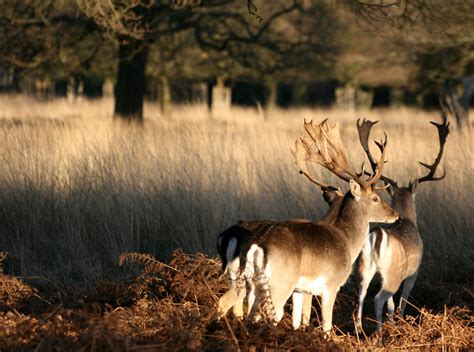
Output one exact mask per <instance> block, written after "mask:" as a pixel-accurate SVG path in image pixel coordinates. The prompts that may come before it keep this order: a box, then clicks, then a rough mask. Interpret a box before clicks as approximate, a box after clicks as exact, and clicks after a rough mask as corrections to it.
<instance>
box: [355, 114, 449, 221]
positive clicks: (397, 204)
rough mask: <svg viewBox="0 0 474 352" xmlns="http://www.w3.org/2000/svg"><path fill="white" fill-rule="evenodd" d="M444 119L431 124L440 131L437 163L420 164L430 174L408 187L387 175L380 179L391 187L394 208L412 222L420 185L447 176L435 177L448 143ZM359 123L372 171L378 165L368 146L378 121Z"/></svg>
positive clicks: (362, 143) (361, 140)
mask: <svg viewBox="0 0 474 352" xmlns="http://www.w3.org/2000/svg"><path fill="white" fill-rule="evenodd" d="M442 119H443V121H442V123H440V124H438V123H436V122H433V121H430V123H431V124H432V125H434V126H435V127H436V128H437V130H438V138H439V150H438V155H437V156H436V158H435V161H434V162H433V163H432V164H431V165H429V164H426V163H423V162H421V161H420V162H419V163H420V164H421V165H423V166H424V167H426V168H427V169H428V170H429V173H428V174H426V175H425V176H423V177H419V178H415V179H413V180H411V181H410V182H409V183H408V186H407V187H403V186H399V185H398V183H397V181H395V180H393V179H391V178H389V177H387V176H385V175H382V176H381V177H380V179H381V180H383V181H384V183H385V184H386V185H387V186H390V187H389V188H387V191H388V192H389V193H390V196H391V197H392V207H394V209H396V210H397V211H399V212H403V213H405V214H406V215H407V217H410V218H412V220H416V210H415V203H414V197H415V194H416V190H417V186H418V185H419V184H420V183H423V182H426V181H439V180H442V179H443V178H444V177H445V176H446V173H445V172H444V171H443V174H442V175H441V176H438V177H435V173H436V169H437V167H438V165H439V163H440V162H441V158H442V156H443V152H444V144H445V143H446V138H447V136H448V133H449V122H447V118H446V116H445V115H442ZM359 122H360V119H359V120H357V129H358V132H359V140H360V143H361V145H362V147H363V148H364V151H365V153H366V155H367V158H368V159H369V161H370V164H371V166H372V169H374V168H375V167H376V165H375V162H374V159H373V157H372V154H371V152H370V149H369V146H368V139H369V135H370V130H371V129H372V126H373V125H375V124H376V123H377V122H378V121H374V122H373V121H369V120H365V119H364V120H363V121H362V122H361V123H359ZM408 214H409V215H408ZM415 223H416V221H415Z"/></svg>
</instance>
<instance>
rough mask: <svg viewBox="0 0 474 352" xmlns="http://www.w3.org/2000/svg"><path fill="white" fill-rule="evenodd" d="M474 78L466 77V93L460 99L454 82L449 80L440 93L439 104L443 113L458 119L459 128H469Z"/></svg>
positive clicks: (464, 84)
mask: <svg viewBox="0 0 474 352" xmlns="http://www.w3.org/2000/svg"><path fill="white" fill-rule="evenodd" d="M473 85H474V78H471V77H466V78H465V79H464V80H463V88H464V94H463V96H462V97H461V99H458V97H457V96H456V93H455V92H454V87H453V82H452V81H447V82H446V83H445V85H444V89H442V91H441V93H440V94H439V95H438V100H439V104H440V107H441V110H442V112H443V114H445V115H446V116H451V117H452V118H454V119H455V120H456V125H457V126H458V127H459V128H469V127H470V124H469V103H470V100H471V95H472V93H473V90H474V88H473Z"/></svg>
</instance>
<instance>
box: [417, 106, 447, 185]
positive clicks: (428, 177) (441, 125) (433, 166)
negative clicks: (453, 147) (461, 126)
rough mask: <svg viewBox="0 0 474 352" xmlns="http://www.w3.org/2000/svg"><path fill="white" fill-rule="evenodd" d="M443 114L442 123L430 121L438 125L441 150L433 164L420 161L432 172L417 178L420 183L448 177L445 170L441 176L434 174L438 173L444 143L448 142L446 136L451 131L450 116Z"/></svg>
mask: <svg viewBox="0 0 474 352" xmlns="http://www.w3.org/2000/svg"><path fill="white" fill-rule="evenodd" d="M441 116H442V119H443V122H442V123H436V122H434V121H430V123H431V124H432V125H434V126H436V128H437V129H438V138H439V152H438V155H437V156H436V159H435V161H434V162H433V164H431V165H428V164H425V163H423V162H421V161H419V163H420V164H421V165H423V166H424V167H426V168H427V169H428V170H430V172H429V173H428V174H427V175H425V176H423V177H421V178H417V179H415V180H418V183H421V182H425V181H439V180H442V179H443V178H445V177H446V172H445V171H444V170H443V175H441V176H439V177H435V176H434V175H435V173H436V168H437V167H438V165H439V163H440V161H441V158H442V157H443V152H444V144H445V143H446V137H447V136H448V133H449V122H448V118H447V117H446V115H444V114H442V115H441Z"/></svg>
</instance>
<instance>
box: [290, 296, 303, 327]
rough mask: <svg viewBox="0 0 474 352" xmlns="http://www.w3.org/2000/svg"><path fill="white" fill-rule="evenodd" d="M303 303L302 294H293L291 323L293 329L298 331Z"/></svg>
mask: <svg viewBox="0 0 474 352" xmlns="http://www.w3.org/2000/svg"><path fill="white" fill-rule="evenodd" d="M303 301H304V293H303V292H296V291H295V292H293V311H292V321H293V329H295V330H296V329H298V328H299V327H300V325H301V317H302V314H303Z"/></svg>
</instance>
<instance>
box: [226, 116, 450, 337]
mask: <svg viewBox="0 0 474 352" xmlns="http://www.w3.org/2000/svg"><path fill="white" fill-rule="evenodd" d="M375 123H376V122H371V121H366V120H365V119H364V121H363V122H362V123H359V121H357V129H358V133H359V140H360V143H361V145H362V147H363V149H364V151H365V153H366V155H367V158H368V160H369V162H370V165H371V168H372V172H371V173H367V172H365V170H364V167H362V171H361V172H360V173H357V172H355V171H354V170H353V169H352V168H351V167H350V166H349V163H348V161H347V156H346V152H345V148H344V145H343V143H342V140H341V137H340V133H339V129H338V124H336V126H334V127H331V126H330V125H329V124H328V122H327V120H324V121H323V122H322V123H320V124H319V125H314V124H313V123H312V121H311V122H306V121H305V123H304V131H303V133H302V134H301V136H300V137H299V138H298V139H297V140H296V142H295V148H294V149H293V150H292V154H293V156H294V158H295V161H296V164H297V166H298V167H299V169H300V173H301V174H303V175H305V176H306V177H307V179H308V180H309V181H311V182H312V183H314V184H316V185H317V186H318V187H320V188H321V190H322V192H323V197H324V200H325V201H326V202H327V203H328V204H329V207H330V208H329V211H328V212H327V214H326V215H325V216H324V218H323V219H321V220H320V221H311V220H288V221H252V222H239V223H238V224H237V225H234V226H232V227H231V228H229V229H227V230H226V231H224V232H223V233H221V234H220V235H219V236H218V239H217V248H218V251H219V254H220V256H221V258H222V265H223V271H224V274H226V275H227V276H228V277H229V278H230V281H231V288H230V289H229V291H228V292H226V293H225V294H224V295H223V296H222V297H221V298H220V300H219V304H218V313H219V315H220V316H224V315H225V314H226V313H227V311H228V310H229V309H230V308H232V310H233V313H234V315H235V316H236V317H239V318H242V317H243V301H244V298H245V297H247V303H248V311H247V315H248V319H249V320H251V321H252V320H253V321H256V320H259V319H261V318H262V317H263V318H266V319H269V320H271V321H273V322H274V323H277V322H278V321H280V320H281V319H282V317H283V313H284V305H285V303H286V301H287V300H288V299H289V297H290V296H292V305H293V312H292V323H293V328H294V329H298V328H299V327H300V326H303V327H306V326H308V325H309V321H310V314H311V309H312V306H311V303H312V296H313V295H316V296H321V313H322V320H323V331H324V332H325V333H327V334H328V333H329V332H330V331H331V328H332V313H333V306H334V302H335V299H336V295H337V293H338V291H339V289H340V287H341V286H342V285H343V284H344V283H345V282H346V281H347V279H348V277H349V275H350V274H351V271H352V266H353V264H354V263H355V262H356V260H357V258H359V260H358V261H357V273H358V279H359V280H358V287H359V298H358V314H357V319H356V327H357V330H358V331H359V332H360V331H361V329H362V308H363V303H364V299H365V296H366V293H367V288H368V286H369V284H370V282H371V280H372V278H373V276H374V275H375V273H376V272H378V273H379V274H380V275H381V277H382V287H381V289H380V291H379V292H378V293H377V295H376V296H375V315H376V319H377V323H378V329H381V327H382V316H383V309H384V306H385V303H386V302H387V311H388V313H389V314H390V315H392V314H393V313H394V309H395V304H394V300H393V296H394V294H395V293H396V292H397V291H398V289H399V288H400V286H401V285H402V284H403V289H402V294H401V297H400V304H399V306H398V308H399V309H400V314H403V312H404V309H405V305H406V302H407V299H408V295H409V294H410V291H411V290H412V288H413V286H414V284H415V280H416V277H417V273H418V269H419V267H420V263H421V258H422V253H423V244H422V241H421V237H420V234H419V232H418V228H417V222H416V207H415V192H416V188H417V185H418V184H420V183H422V182H425V181H436V180H441V179H443V178H444V176H445V173H443V175H442V176H440V177H435V172H436V168H437V166H438V165H439V163H440V161H441V157H442V155H443V150H444V144H445V141H446V137H447V135H448V133H449V129H448V127H449V123H447V121H446V118H443V123H441V124H437V123H434V122H431V123H432V124H433V125H435V126H436V127H437V130H438V136H439V142H440V147H439V153H438V155H437V157H436V159H435V161H434V163H433V164H432V165H427V164H424V163H421V164H422V165H423V166H425V167H426V168H428V169H429V173H428V174H427V175H425V176H423V177H421V178H415V179H414V180H413V181H410V183H409V185H408V187H401V186H399V185H398V184H397V182H395V181H393V180H392V179H390V178H388V177H387V176H385V175H383V174H382V170H383V166H384V163H385V149H386V145H387V136H386V135H385V140H384V141H381V142H380V143H379V142H376V145H377V146H378V148H379V149H380V159H379V160H378V161H376V160H375V159H374V158H373V156H372V154H371V152H370V149H369V135H370V131H371V128H372V126H373V125H374V124H375ZM308 163H316V164H319V165H321V166H323V167H324V168H326V169H328V170H329V171H331V172H332V173H334V174H335V175H336V176H338V177H339V178H341V179H343V180H344V181H347V182H348V183H349V191H348V192H347V193H346V194H344V193H343V192H342V191H341V190H340V189H339V188H337V187H334V186H331V185H329V184H326V183H323V182H322V181H320V180H317V179H316V178H314V177H312V176H311V174H310V171H309V168H308ZM379 181H383V182H384V183H385V185H384V186H377V184H378V182H379ZM383 189H387V190H388V191H389V193H390V196H391V199H392V204H391V207H389V206H388V205H387V204H386V203H385V202H384V201H383V200H382V198H381V197H380V196H379V195H378V194H377V193H376V192H375V191H376V190H383ZM371 223H390V225H380V224H379V225H378V227H375V228H372V229H371V230H370V231H369V224H371ZM259 304H260V312H259V313H258V314H256V313H257V307H258V306H259Z"/></svg>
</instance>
